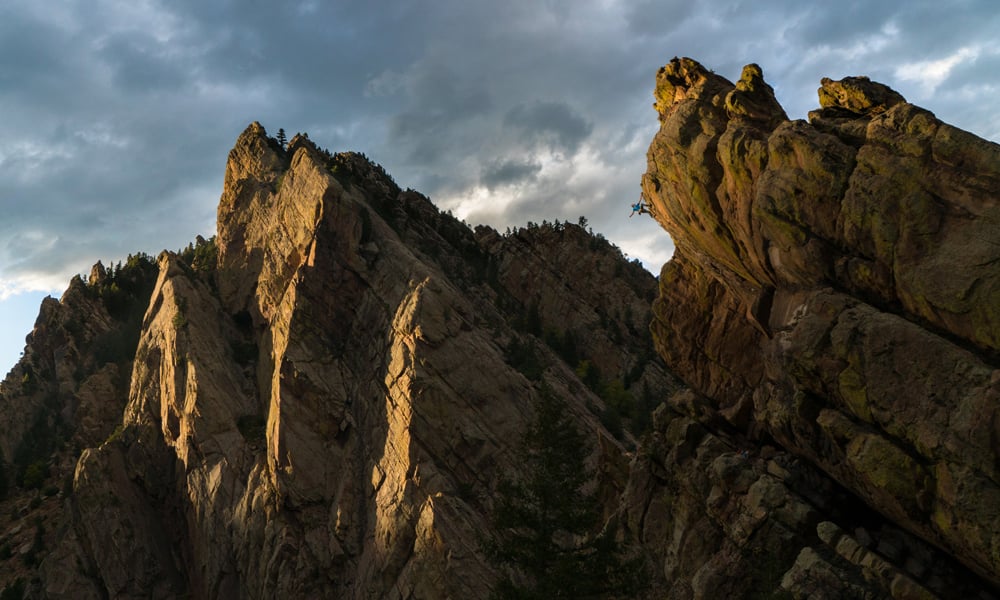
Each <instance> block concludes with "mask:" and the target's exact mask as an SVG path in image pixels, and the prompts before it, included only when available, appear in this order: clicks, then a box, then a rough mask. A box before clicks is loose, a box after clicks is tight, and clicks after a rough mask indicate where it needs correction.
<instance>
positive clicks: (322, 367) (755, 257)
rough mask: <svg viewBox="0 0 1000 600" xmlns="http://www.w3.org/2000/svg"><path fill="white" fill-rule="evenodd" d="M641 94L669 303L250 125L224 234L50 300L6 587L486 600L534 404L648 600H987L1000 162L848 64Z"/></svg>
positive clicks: (993, 507) (1, 572) (580, 251)
mask: <svg viewBox="0 0 1000 600" xmlns="http://www.w3.org/2000/svg"><path fill="white" fill-rule="evenodd" d="M655 98H656V103H655V108H656V110H657V112H658V113H659V117H660V131H659V133H658V134H657V135H656V137H655V139H654V140H653V142H652V144H651V146H650V150H649V154H648V159H649V161H648V171H647V173H646V174H645V176H644V177H643V178H642V188H643V194H644V196H645V198H646V200H647V201H648V202H649V203H650V205H651V207H652V212H653V215H654V217H655V218H656V219H657V220H658V221H659V222H660V223H661V224H662V225H663V227H664V228H665V229H666V230H667V231H668V232H669V233H670V235H671V236H673V238H674V241H675V242H676V246H677V252H676V254H675V256H674V257H673V259H672V260H671V261H670V262H669V263H667V264H666V265H664V267H663V270H662V272H661V275H660V278H659V282H658V283H657V281H656V280H655V279H654V278H653V277H652V276H650V275H649V274H648V273H646V272H645V271H644V270H643V269H642V268H641V267H640V266H639V265H638V264H637V263H636V262H629V261H627V260H626V259H625V258H624V256H622V255H621V253H620V252H619V251H618V250H617V249H616V248H614V247H613V246H611V245H610V244H609V243H607V241H606V240H604V239H603V238H601V237H600V236H595V235H593V234H592V233H590V232H588V231H585V230H584V229H583V227H580V226H577V225H573V224H569V223H554V224H553V223H548V222H543V223H542V224H541V225H537V224H529V225H528V226H527V227H526V228H522V229H518V230H516V231H513V232H507V233H505V234H501V233H499V232H497V231H494V230H493V229H490V228H488V227H478V228H476V229H475V230H472V229H470V228H469V227H467V226H466V225H465V224H464V223H462V222H460V221H458V220H456V219H455V218H453V217H452V216H451V215H449V214H443V213H441V212H439V211H438V210H437V209H436V208H435V207H434V206H433V205H432V204H431V203H430V201H429V200H428V199H427V198H425V197H424V196H422V195H421V194H419V193H418V192H415V191H412V190H401V189H400V188H399V187H398V186H397V185H396V184H395V182H394V181H393V180H392V179H391V178H390V177H389V176H388V175H387V174H386V173H385V172H384V171H383V170H382V169H381V167H378V166H377V165H375V164H373V163H371V162H370V161H368V160H367V158H365V157H364V156H361V155H358V154H352V153H342V154H331V153H329V152H327V151H325V150H323V149H321V148H319V147H317V146H316V145H314V144H313V143H312V142H311V141H309V139H308V138H307V137H305V136H296V137H294V138H293V139H292V140H291V141H289V143H288V145H287V148H286V147H285V146H284V144H280V143H278V142H277V140H275V139H272V138H270V137H268V136H267V134H266V133H265V131H264V129H263V127H261V126H260V125H259V124H256V123H254V124H252V125H251V126H250V127H248V128H247V130H246V131H245V132H244V133H243V134H242V135H241V136H240V138H239V140H238V141H237V143H236V145H235V147H234V148H233V150H232V152H231V153H230V156H229V162H228V165H227V169H226V175H225V183H224V191H223V195H222V199H221V202H220V204H219V211H218V235H217V237H215V238H212V239H210V240H204V239H202V238H198V240H197V242H196V243H194V244H192V245H190V246H189V247H188V248H187V249H184V250H182V251H180V252H178V253H173V252H164V253H162V254H161V255H160V256H159V257H158V258H156V259H155V260H154V259H153V258H151V257H147V256H142V255H140V256H135V257H129V259H128V261H127V262H126V264H125V265H124V266H122V265H120V264H119V265H115V266H112V267H107V268H106V267H104V266H103V265H101V264H98V265H97V266H95V268H94V270H93V272H92V273H91V274H90V276H89V278H87V279H86V280H84V279H83V278H75V279H74V280H73V281H72V282H71V284H70V287H69V289H68V290H67V291H66V293H65V294H64V295H63V297H62V298H61V299H60V300H58V301H56V300H54V299H48V300H46V301H45V302H44V303H43V304H42V308H41V311H40V315H39V318H38V321H37V323H36V326H35V330H34V331H33V333H32V334H31V336H29V339H28V345H27V347H26V350H25V354H24V357H23V358H22V360H21V361H20V362H19V363H18V365H16V366H15V367H14V369H13V370H12V371H11V372H10V374H8V376H7V378H6V379H5V380H4V382H3V384H2V386H0V425H2V427H0V452H2V456H0V467H2V469H0V589H2V590H4V593H5V594H6V593H11V594H20V595H21V596H23V597H28V598H67V599H68V598H74V599H77V598H85V599H86V598H94V599H97V598H120V599H127V598H174V597H185V596H186V597H192V598H274V597H282V598H284V597H296V598H298V597H301V598H313V597H316V598H322V597H331V598H358V599H361V598H398V599H403V598H414V599H418V598H421V599H422V598H484V597H487V596H488V595H489V593H490V591H491V589H492V587H493V585H494V582H495V581H496V579H497V570H496V568H495V566H494V565H492V564H490V562H489V561H488V560H487V559H486V557H485V555H484V552H483V546H482V540H483V538H484V536H488V535H489V533H490V527H491V523H492V522H493V521H492V520H491V515H492V512H493V509H494V506H495V503H494V494H495V492H496V490H497V489H498V486H499V482H500V480H501V478H502V477H504V476H505V475H507V476H509V475H511V474H515V473H517V472H518V470H519V467H520V466H521V465H519V464H517V456H518V452H517V450H518V448H517V444H518V440H520V439H521V434H522V433H523V432H524V431H525V430H526V428H528V426H529V423H530V421H531V414H532V410H533V409H532V406H533V399H535V398H537V397H539V395H540V394H546V395H548V394H553V395H555V396H557V397H559V398H561V399H563V401H564V402H565V403H566V406H567V412H568V413H569V415H570V417H571V418H572V420H573V422H575V423H576V425H577V426H578V427H579V428H580V429H581V430H582V431H585V432H586V433H587V436H586V437H587V439H588V448H587V453H588V456H587V462H588V463H589V465H591V467H592V469H591V471H592V472H593V473H594V476H593V480H592V481H591V482H590V483H589V485H590V486H592V487H591V488H590V489H593V490H594V491H595V495H596V496H597V497H598V498H600V501H601V507H600V508H601V511H602V515H601V517H602V519H601V520H602V523H604V527H605V532H615V534H616V535H617V539H618V540H619V541H620V542H621V543H622V544H624V545H626V546H628V547H629V548H631V550H632V552H633V556H637V557H638V558H639V559H640V560H644V561H645V563H646V566H647V569H646V571H645V576H644V578H645V579H648V585H647V586H646V589H645V592H644V597H649V598H663V597H667V598H674V599H694V598H699V599H715V598H771V597H779V598H781V597H792V598H845V599H847V598H852V599H853V598H887V597H891V598H898V599H902V598H937V597H939V598H982V599H987V598H996V597H997V590H998V589H1000V575H998V573H1000V518H998V514H997V511H998V510H1000V508H998V507H1000V487H998V486H1000V473H998V466H997V465H998V460H997V459H998V454H997V453H998V451H1000V446H998V442H997V439H998V437H1000V416H998V409H997V399H998V393H1000V375H998V371H997V369H996V368H995V364H996V362H997V360H998V356H1000V353H998V352H1000V316H998V315H1000V312H998V310H997V306H1000V302H998V301H1000V297H998V295H1000V279H998V274H1000V271H998V270H997V269H996V267H995V265H996V264H997V263H998V262H1000V261H998V259H1000V233H998V232H1000V229H998V228H997V227H996V225H997V220H998V218H1000V212H998V211H1000V208H998V207H997V203H996V195H997V192H998V190H1000V147H998V146H997V145H995V144H991V143H989V142H985V141H983V140H980V139H978V138H976V137H975V136H973V135H972V134H969V133H966V132H963V131H960V130H957V129H955V128H953V127H950V126H948V125H946V124H944V123H941V122H940V121H938V120H937V119H936V118H935V117H934V116H933V115H931V114H930V113H929V112H927V111H925V110H922V109H920V108H918V107H915V106H913V105H911V104H908V103H907V102H906V101H905V99H903V98H902V97H901V96H900V95H899V94H898V93H896V92H894V91H893V90H891V89H890V88H888V87H886V86H884V85H882V84H879V83H875V82H872V81H870V80H869V79H867V78H864V77H852V78H846V79H843V80H841V81H831V80H827V79H824V80H822V85H821V87H820V90H819V103H820V108H819V109H818V110H816V111H814V112H813V113H811V114H810V117H809V122H804V121H790V120H789V119H788V118H787V116H786V114H785V112H784V111H783V109H782V108H781V106H780V105H779V103H778V102H777V100H776V99H775V97H774V94H773V92H772V90H771V88H770V86H768V84H767V83H766V82H765V80H764V77H763V72H762V70H761V69H760V68H759V67H758V66H756V65H749V66H748V67H746V68H745V69H744V71H743V74H742V77H741V78H740V80H739V81H738V82H737V83H735V84H733V83H731V82H729V81H726V80H725V79H724V78H722V77H720V76H718V75H715V74H714V73H711V72H710V71H708V70H706V69H705V68H703V67H702V66H701V65H699V64H698V63H696V62H694V61H692V60H690V59H675V60H673V61H672V62H671V63H670V64H668V65H667V66H665V67H664V68H663V69H661V70H660V72H659V73H658V75H657V85H656V91H655ZM657 288H658V296H657ZM650 322H652V325H651V327H650V328H649V329H647V324H648V323H650ZM657 353H658V355H659V356H657V355H656V354H657ZM668 369H669V371H668ZM671 372H672V373H674V374H676V375H677V376H679V378H680V379H681V380H682V381H683V382H684V384H686V386H687V387H683V386H681V385H680V384H679V383H678V382H677V381H676V380H675V379H674V377H673V375H671V374H670V373H671ZM661 401H665V402H663V403H662V404H661ZM657 404H659V406H658V407H657V408H656V410H655V411H652V408H653V406H654V405H657ZM623 417H625V418H624V419H623ZM5 487H6V488H8V489H6V490H5V489H4V488H5ZM5 491H6V492H7V493H6V497H5V496H4V492H5ZM4 498H5V499H4Z"/></svg>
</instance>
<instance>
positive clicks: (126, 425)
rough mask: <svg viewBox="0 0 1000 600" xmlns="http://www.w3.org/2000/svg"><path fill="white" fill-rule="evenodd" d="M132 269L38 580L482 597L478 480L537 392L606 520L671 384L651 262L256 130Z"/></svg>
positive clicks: (16, 396)
mask: <svg viewBox="0 0 1000 600" xmlns="http://www.w3.org/2000/svg"><path fill="white" fill-rule="evenodd" d="M155 266H156V270H157V275H156V279H155V283H153V284H152V286H151V290H150V291H149V292H147V293H148V294H149V301H148V307H147V308H146V310H145V314H144V316H143V317H142V319H141V323H140V325H141V326H140V327H139V329H138V331H139V335H138V341H137V342H135V341H133V343H134V344H135V346H134V348H135V350H134V352H133V353H132V354H133V355H132V356H130V357H129V358H130V359H132V360H131V362H129V361H126V362H124V363H121V364H117V363H116V364H115V368H117V369H118V370H119V371H120V372H123V373H127V372H128V371H129V367H130V372H131V380H130V383H129V385H128V394H127V403H123V404H118V405H117V406H118V410H119V411H120V412H118V416H117V417H116V418H114V419H109V420H108V421H107V422H106V423H105V428H106V429H107V430H108V431H107V433H105V434H104V435H103V436H97V437H96V438H93V436H92V437H91V438H88V439H87V440H85V441H82V443H81V444H80V451H79V458H78V460H77V461H76V465H75V474H74V476H73V485H72V493H71V494H68V493H67V494H60V495H56V496H54V497H53V498H52V499H51V500H50V501H49V502H50V503H55V502H57V501H59V498H61V502H62V508H63V510H64V511H65V514H66V515H68V518H63V519H62V520H59V518H58V517H56V516H55V515H54V514H52V515H49V516H47V517H46V518H48V519H52V520H56V521H58V522H57V523H50V525H49V526H48V527H47V529H48V530H49V531H51V530H53V529H54V528H58V529H59V530H60V531H61V535H60V536H59V540H58V543H57V540H55V539H53V540H50V541H47V542H46V544H44V547H45V549H44V552H49V553H48V555H47V557H46V558H45V559H44V561H42V564H41V567H40V569H39V576H38V579H37V580H36V582H35V584H34V585H35V586H36V587H35V588H34V589H37V590H42V589H44V592H45V595H46V596H47V597H53V598H57V597H65V598H69V597H73V598H85V597H94V598H100V597H106V596H110V597H118V598H129V597H164V598H166V597H176V596H179V595H183V594H189V595H191V596H193V597H205V598H232V597H248V598H270V597H351V598H372V597H380V598H392V597H400V598H402V597H419V598H434V597H485V596H486V595H488V594H489V589H490V587H491V585H492V582H493V580H494V579H495V576H496V575H495V572H494V570H493V567H492V566H490V565H489V564H488V563H487V562H486V560H485V559H484V557H483V554H482V551H481V548H480V543H481V540H482V536H483V534H484V532H488V531H489V528H490V525H489V523H490V515H491V511H492V505H493V495H494V490H495V488H496V486H497V484H498V482H499V479H500V477H501V476H504V475H507V476H510V475H512V474H514V473H516V472H517V471H518V468H519V465H517V464H516V463H515V462H514V461H515V456H516V452H515V450H516V447H515V445H516V443H517V440H519V439H520V438H521V436H522V434H523V432H524V430H525V429H526V428H527V426H528V424H529V423H530V421H531V414H532V410H533V409H532V406H533V398H535V397H536V396H537V395H538V394H539V393H540V390H542V388H543V387H544V388H545V389H546V390H551V392H552V393H555V394H556V395H557V396H559V397H560V398H562V399H564V400H565V401H566V402H567V404H568V407H569V410H570V411H571V413H572V418H573V421H574V422H575V423H576V424H577V426H578V427H580V428H581V430H583V431H586V432H588V435H587V436H586V439H587V440H588V441H587V443H588V446H589V451H588V452H589V458H588V463H589V464H590V465H591V466H592V468H593V469H594V472H595V473H597V480H595V481H594V485H596V486H597V489H598V491H599V496H600V497H601V498H603V499H604V501H605V506H604V512H605V514H606V515H608V516H610V515H612V514H613V513H614V512H615V511H616V509H617V498H618V497H619V496H620V493H621V491H622V490H623V488H624V486H625V484H626V477H627V456H626V450H627V448H629V447H632V446H633V445H634V443H635V442H634V437H633V434H632V432H631V430H633V429H635V430H636V433H639V432H640V431H641V430H642V429H643V428H644V427H647V426H648V413H649V411H650V410H651V408H652V405H653V404H655V403H656V402H658V401H659V399H661V398H663V397H664V396H665V395H666V394H667V392H668V391H670V390H672V389H676V387H677V384H676V382H675V380H674V379H673V378H672V377H671V376H670V375H668V374H667V372H666V371H665V369H664V368H663V367H662V363H661V362H660V361H659V360H658V359H657V358H655V357H654V355H653V352H652V345H651V344H652V340H651V337H650V335H649V333H648V330H647V329H646V325H645V324H646V323H648V322H649V318H650V316H649V302H650V300H651V298H652V295H653V294H654V293H655V280H654V279H653V278H652V276H650V275H649V274H648V273H646V272H645V271H643V270H642V269H641V267H639V266H638V264H636V263H630V262H628V261H627V260H625V258H624V257H623V256H622V255H621V253H620V252H619V251H618V250H617V249H616V248H614V247H612V246H611V245H610V244H608V243H607V242H606V241H604V240H603V239H602V238H600V237H595V236H593V235H592V234H590V233H588V232H586V231H584V230H583V229H582V228H581V227H579V226H577V225H571V224H562V223H557V224H549V223H545V224H543V225H541V226H538V225H534V224H532V225H530V226H529V227H528V228H526V229H521V230H518V231H515V232H512V233H510V234H508V235H500V234H499V233H498V232H496V231H493V230H491V229H489V228H479V229H478V230H477V231H475V232H473V231H472V230H470V229H469V228H468V227H466V226H465V225H464V224H462V223H460V222H458V221H457V220H455V219H454V218H452V217H451V216H449V215H446V214H442V213H440V212H439V211H438V210H437V209H436V208H434V206H433V205H432V204H431V203H430V202H429V201H428V200H427V199H426V198H425V197H423V196H422V195H420V194H419V193H417V192H414V191H411V190H400V189H399V188H398V187H397V186H396V184H395V183H394V182H393V181H392V180H391V178H389V177H388V176H387V175H386V174H385V173H384V171H382V170H381V168H379V167H378V166H377V165H373V164H372V163H370V162H369V161H368V160H367V159H366V158H364V157H363V156H360V155H356V154H350V153H345V154H336V155H333V154H330V153H328V152H326V151H325V150H322V149H320V148H318V147H316V146H315V145H314V144H313V143H312V142H310V141H309V140H308V138H306V137H304V136H297V137H295V138H294V139H293V140H291V142H290V143H289V145H288V147H287V149H286V148H282V147H281V146H280V145H278V144H277V143H276V141H275V140H273V139H272V138H269V137H268V136H267V135H266V133H265V131H264V130H263V128H262V127H261V126H260V125H258V124H256V123H255V124H253V125H251V126H250V127H248V128H247V130H246V131H245V132H244V133H243V135H241V136H240V139H239V140H238V141H237V143H236V145H235V147H234V148H233V150H232V152H231V153H230V157H229V163H228V165H227V169H226V177H225V185H224V192H223V195H222V199H221V201H220V204H219V221H218V236H217V238H214V239H213V240H208V241H206V240H199V241H198V243H197V244H196V245H193V246H192V247H191V248H189V249H188V250H187V251H186V252H184V253H182V254H180V255H178V254H174V253H169V252H165V253H163V254H161V255H160V256H159V257H158V258H157V259H156V261H155ZM91 279H92V281H91V283H93V279H94V278H93V277H92V278H91ZM88 285H89V284H85V283H84V282H82V281H75V282H74V286H76V287H78V288H81V289H84V290H86V289H89V288H88V287H87V286H88ZM71 289H73V288H71ZM147 289H148V288H147ZM50 304H51V305H52V306H53V310H56V309H55V307H56V306H57V304H56V303H55V302H54V301H51V302H50ZM58 306H59V307H61V308H60V309H59V310H76V311H78V312H79V313H80V314H79V315H78V316H77V317H75V318H74V322H81V323H86V324H89V323H91V321H95V322H98V323H99V322H101V318H102V317H101V316H100V315H101V313H100V310H99V309H98V308H96V307H93V306H90V305H86V304H81V303H80V302H79V301H77V300H76V299H75V297H74V296H71V295H70V294H69V293H67V296H64V298H63V300H62V302H61V303H60V304H58ZM86 326H87V327H90V326H92V325H86ZM40 333H41V332H40V331H37V330H36V334H35V338H34V339H36V340H37V339H40ZM29 354H31V355H32V356H34V355H35V354H36V352H35V351H32V352H30V353H29ZM87 365H89V366H87V367H86V368H85V369H84V373H85V375H87V373H86V372H87V370H88V369H90V370H95V372H100V371H101V369H104V368H106V367H104V366H103V365H98V364H97V363H96V362H93V364H91V363H87ZM19 368H23V367H19ZM107 368H110V367H107ZM18 373H20V371H18V370H17V369H15V372H14V374H13V375H12V377H16V376H17V374H18ZM90 377H93V376H90ZM85 380H86V381H89V378H87V379H85ZM80 387H82V386H80ZM75 390H76V388H72V391H74V392H75ZM23 391H24V390H23V388H17V386H12V387H11V388H10V389H9V390H7V389H5V392H4V401H5V402H4V404H3V405H0V412H5V411H9V410H14V408H13V407H14V406H15V405H16V404H17V403H18V402H20V401H21V400H20V399H21V398H22V396H23ZM70 391H71V390H70V389H67V391H66V394H69V393H70ZM602 396H603V397H604V398H606V399H607V400H608V403H610V406H609V405H608V404H607V403H605V401H604V399H602ZM644 417H646V418H644ZM602 421H603V422H604V423H607V424H608V425H609V426H610V427H611V428H612V429H613V430H614V431H613V433H610V432H609V431H608V429H606V427H605V425H603V424H602ZM114 423H117V427H116V426H115V425H114ZM623 423H624V426H623ZM65 427H67V428H68V429H70V430H71V431H72V430H78V429H79V428H80V423H79V422H77V421H76V420H75V419H74V418H72V417H69V418H67V419H65ZM112 430H113V431H112ZM16 435H20V437H21V439H23V438H24V437H25V436H24V434H16ZM5 440H6V442H7V443H8V444H16V443H18V438H17V437H16V436H14V435H10V436H7V437H6V438H5ZM95 440H96V441H95ZM74 452H75V451H74V449H72V448H70V449H68V450H67V452H66V453H67V454H68V455H69V457H75V454H74ZM70 464H71V463H70ZM56 470H59V469H56ZM64 470H65V467H63V471H64ZM62 474H63V473H62V471H61V472H60V475H62ZM52 477H56V475H53V476H52ZM67 492H68V490H67ZM19 497H20V498H23V497H24V496H23V495H22V496H19ZM32 515H33V513H30V511H29V512H28V513H27V514H26V515H25V516H24V517H19V520H20V519H22V518H23V519H28V518H32ZM12 560H13V559H12ZM25 575H26V576H30V573H25Z"/></svg>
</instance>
